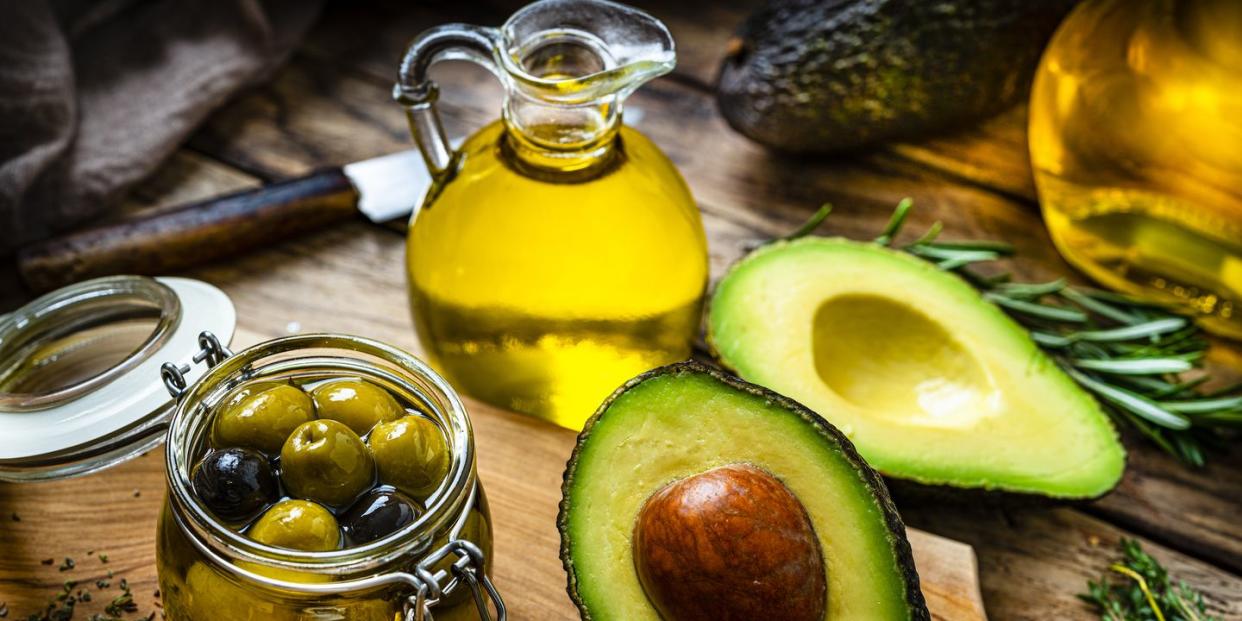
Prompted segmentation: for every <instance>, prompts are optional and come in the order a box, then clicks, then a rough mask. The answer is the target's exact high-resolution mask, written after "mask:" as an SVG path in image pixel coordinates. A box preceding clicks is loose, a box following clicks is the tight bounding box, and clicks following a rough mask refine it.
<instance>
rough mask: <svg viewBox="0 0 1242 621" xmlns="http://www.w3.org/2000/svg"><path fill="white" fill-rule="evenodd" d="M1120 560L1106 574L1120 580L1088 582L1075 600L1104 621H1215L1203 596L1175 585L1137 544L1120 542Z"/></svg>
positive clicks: (1106, 577)
mask: <svg viewBox="0 0 1242 621" xmlns="http://www.w3.org/2000/svg"><path fill="white" fill-rule="evenodd" d="M1119 547H1120V548H1121V552H1122V559H1121V560H1120V561H1117V562H1115V563H1113V564H1112V565H1110V566H1109V570H1110V571H1112V572H1114V573H1116V574H1118V575H1120V576H1122V578H1121V579H1120V580H1117V579H1114V580H1110V579H1109V576H1107V575H1105V576H1102V577H1101V578H1100V580H1099V581H1098V582H1097V581H1094V580H1089V581H1087V592H1086V593H1082V594H1080V595H1079V596H1078V597H1079V598H1080V599H1082V600H1083V601H1085V602H1087V603H1089V604H1092V605H1094V606H1095V607H1096V608H1097V609H1098V610H1099V613H1100V618H1101V619H1103V620H1104V621H1216V618H1215V617H1212V616H1211V615H1208V614H1207V604H1206V603H1205V602H1204V601H1203V594H1201V593H1199V592H1198V591H1196V590H1194V589H1193V588H1191V587H1190V586H1189V585H1187V584H1186V583H1185V582H1182V581H1180V580H1179V581H1177V582H1174V581H1173V580H1172V579H1171V578H1170V577H1169V573H1168V571H1166V570H1165V568H1164V567H1163V566H1161V565H1160V562H1159V561H1157V560H1156V559H1155V558H1153V557H1152V556H1151V555H1150V554H1148V553H1146V552H1144V551H1143V548H1142V547H1141V546H1140V545H1139V543H1138V542H1137V541H1134V540H1132V539H1122V540H1121V542H1120V544H1119Z"/></svg>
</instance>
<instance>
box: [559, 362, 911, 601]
mask: <svg viewBox="0 0 1242 621" xmlns="http://www.w3.org/2000/svg"><path fill="white" fill-rule="evenodd" d="M680 374H706V375H709V376H711V377H712V378H714V379H715V380H716V381H719V382H720V383H722V384H724V385H726V386H729V387H731V388H734V389H737V390H740V391H742V392H747V393H750V394H752V395H755V396H757V397H760V398H762V399H764V400H766V401H769V402H771V403H774V404H776V405H777V406H779V407H780V408H782V409H784V410H788V411H790V412H793V413H794V414H796V415H797V416H799V417H801V418H802V419H803V420H805V421H807V422H809V423H810V424H811V425H813V426H814V427H815V428H816V429H817V430H818V431H819V432H820V433H821V434H822V435H823V436H825V437H826V438H827V440H828V441H830V442H833V443H835V444H838V445H840V447H841V451H842V453H843V454H844V455H845V457H846V459H847V460H848V461H849V463H850V465H851V466H852V467H853V468H854V469H855V470H857V471H858V472H859V473H861V474H862V476H863V480H864V481H865V482H866V485H867V488H868V489H870V490H871V492H872V494H874V495H875V499H876V502H877V503H878V504H879V506H880V510H881V511H883V513H884V522H885V525H886V526H887V529H888V532H889V536H890V538H891V540H892V543H893V549H894V552H895V553H896V555H897V559H898V565H899V566H900V567H901V574H902V580H903V581H904V582H905V588H906V605H907V607H908V608H909V610H910V620H911V621H931V613H930V612H929V611H928V610H927V602H926V600H924V598H923V591H922V589H921V588H920V587H919V574H918V571H917V570H916V569H915V567H914V555H913V552H912V551H911V550H910V542H909V540H907V539H906V535H905V533H906V526H905V524H904V523H903V522H902V521H901V516H900V515H899V514H898V513H897V506H896V505H895V504H893V500H892V498H890V497H889V494H888V488H886V487H885V486H884V481H883V479H882V478H881V477H880V475H879V474H878V473H877V472H876V471H875V470H872V469H871V466H869V465H867V462H865V461H863V458H862V456H860V455H859V454H858V451H857V450H856V449H855V448H854V444H853V443H851V442H850V441H849V438H846V437H845V435H844V434H842V433H841V432H840V431H839V430H838V429H837V428H836V427H833V426H832V424H831V423H829V422H828V421H826V420H824V419H823V417H821V416H820V415H818V414H816V413H815V412H812V411H811V410H809V409H807V407H806V406H804V405H802V404H801V403H798V402H797V401H794V400H793V399H790V398H788V397H785V396H783V395H780V394H778V393H775V392H772V391H771V390H768V389H767V388H764V387H762V386H758V385H756V384H751V383H749V382H746V381H744V380H742V379H739V378H737V377H735V376H733V375H730V374H728V373H726V372H724V371H722V370H720V369H718V368H716V367H712V366H708V365H706V364H703V363H701V362H698V361H695V360H687V361H685V362H676V363H673V364H670V365H666V366H663V367H658V368H655V369H652V370H650V371H647V372H646V373H643V374H642V375H639V376H638V377H635V378H634V379H631V380H630V381H628V382H626V383H625V385H623V386H621V387H620V388H618V389H617V390H616V391H615V392H613V393H612V395H611V396H609V397H608V399H606V400H605V401H604V403H603V404H602V405H600V406H599V409H598V410H596V411H595V414H594V415H592V416H591V418H590V419H588V420H587V422H586V425H584V426H583V428H582V432H581V433H580V434H578V441H577V442H576V443H575V444H574V450H573V453H572V454H571V455H570V456H569V462H568V463H567V464H566V466H565V475H564V481H563V483H562V485H561V504H560V510H559V511H558V513H557V516H556V526H557V530H558V531H559V532H561V533H565V531H566V528H567V525H568V518H569V515H568V511H569V490H570V487H571V485H572V483H573V480H574V472H575V467H574V466H575V464H576V463H577V461H578V453H579V452H580V451H581V450H582V446H583V443H584V442H585V441H586V439H587V438H588V437H589V436H590V434H591V428H592V427H593V426H594V425H595V421H596V420H598V419H599V417H600V416H602V415H603V414H604V412H607V411H608V408H609V406H611V405H612V402H613V401H615V400H616V399H617V397H619V396H621V395H622V394H624V393H625V391H627V390H629V389H631V388H633V387H635V386H637V385H639V384H641V383H643V382H645V381H647V380H650V379H652V378H655V377H661V376H664V375H680ZM561 564H562V565H563V566H564V567H565V574H566V575H567V576H568V577H569V584H568V587H567V591H568V592H569V598H570V599H571V600H573V602H574V606H576V607H577V608H578V612H579V613H580V614H581V616H582V619H583V621H591V616H590V614H589V613H588V612H587V610H586V607H585V606H584V604H583V602H582V599H581V598H580V597H579V595H578V581H577V573H576V572H575V571H574V563H573V559H572V558H571V556H570V550H569V539H568V538H567V537H565V536H564V535H563V534H562V536H561Z"/></svg>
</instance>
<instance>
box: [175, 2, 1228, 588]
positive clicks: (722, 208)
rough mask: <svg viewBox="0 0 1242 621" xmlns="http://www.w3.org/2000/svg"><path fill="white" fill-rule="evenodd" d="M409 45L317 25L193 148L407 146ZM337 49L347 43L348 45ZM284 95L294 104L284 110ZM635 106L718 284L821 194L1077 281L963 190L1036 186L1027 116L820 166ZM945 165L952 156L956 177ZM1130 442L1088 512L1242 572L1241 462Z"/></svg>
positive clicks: (870, 230) (639, 101)
mask: <svg viewBox="0 0 1242 621" xmlns="http://www.w3.org/2000/svg"><path fill="white" fill-rule="evenodd" d="M471 10H475V9H471ZM352 14H353V13H350V15H352ZM399 15H406V16H407V17H406V21H407V22H408V21H411V19H413V18H411V17H409V16H410V15H412V16H413V17H414V18H418V19H428V20H430V19H434V15H431V16H424V17H419V15H420V14H419V12H418V11H413V12H408V13H399V14H398V15H396V16H389V15H381V16H380V17H382V18H383V19H385V20H388V19H391V20H394V21H396V20H398V17H399ZM470 15H473V13H471V14H470ZM362 17H367V16H362ZM353 19H354V20H355V21H354V22H350V21H349V15H341V16H340V17H339V18H337V17H335V16H334V17H333V19H331V20H330V22H331V23H333V24H336V23H338V22H339V23H345V24H348V29H347V31H356V30H361V29H365V28H364V27H363V25H362V24H358V23H356V20H358V19H361V18H360V17H357V16H355V17H354V18H353ZM460 19H485V18H483V17H477V16H476V17H473V18H472V17H469V16H467V17H461V18H460ZM493 21H494V20H493ZM414 22H415V23H410V25H409V26H408V28H409V32H410V33H413V32H416V31H417V30H418V29H419V28H421V27H425V26H426V25H430V23H433V22H427V23H426V24H423V23H419V22H418V21H417V20H416V19H415V20H414ZM405 40H406V37H376V38H375V39H374V40H372V43H373V44H374V45H375V46H377V47H383V46H395V47H388V48H385V50H384V51H375V50H371V46H370V45H368V46H366V47H359V45H361V44H360V43H359V40H358V39H357V38H356V37H355V38H344V37H341V38H333V37H331V36H329V35H327V34H321V33H320V32H319V31H317V32H316V33H315V34H314V35H313V36H312V37H311V39H310V41H309V43H308V46H309V47H310V48H312V49H313V50H314V51H313V52H308V53H306V54H303V55H301V56H300V57H299V58H297V59H295V60H294V62H293V63H291V65H290V66H289V67H288V68H287V69H286V70H285V71H284V72H282V74H281V75H280V76H279V77H278V79H277V80H276V81H275V82H274V83H273V84H271V85H270V86H268V87H265V88H263V89H261V90H259V91H258V92H256V93H255V94H254V95H252V96H250V97H247V98H244V99H242V100H241V101H239V102H237V104H235V105H234V106H232V107H231V108H230V109H229V110H226V111H225V112H223V113H222V114H220V115H218V116H217V117H216V118H215V119H214V120H213V122H211V123H209V124H208V125H207V127H205V128H204V129H203V130H202V131H201V132H200V133H199V134H198V135H197V136H196V137H195V138H194V140H193V144H194V145H195V146H197V147H198V148H200V149H201V150H203V151H205V152H211V153H213V154H216V155H217V156H218V157H220V158H222V159H223V160H224V161H226V162H229V163H233V164H235V165H238V166H240V167H243V168H245V169H247V170H249V171H251V172H254V173H255V174H258V175H261V176H268V177H274V178H279V177H283V176H289V175H296V174H301V173H304V172H306V171H308V170H311V169H313V168H315V167H316V166H320V165H322V164H324V163H326V162H332V161H351V160H354V159H360V158H365V157H371V156H374V155H377V154H380V153H384V152H388V151H392V150H396V149H402V148H409V147H410V146H412V145H411V143H410V141H409V138H408V136H407V134H406V129H405V126H404V119H403V117H402V115H401V112H400V110H399V109H397V107H396V106H394V105H393V104H391V103H390V102H389V101H388V98H387V90H388V89H389V88H390V80H391V78H390V77H386V75H387V74H389V73H390V72H391V68H388V69H387V70H382V69H381V67H382V64H381V63H380V61H379V60H378V59H380V58H390V57H398V56H399V55H400V46H401V45H402V44H403V43H402V42H403V41H405ZM341 41H349V42H351V43H352V45H353V46H352V47H340V45H341V43H340V42H341ZM368 50H370V51H368ZM327 58H334V59H337V61H338V62H341V63H346V62H348V68H347V67H345V66H340V65H329V66H327V67H325V62H326V61H325V60H324V59H327ZM354 61H357V62H356V63H355V62H354ZM437 76H438V79H439V81H440V82H441V87H442V105H441V108H442V111H443V115H444V118H445V123H446V124H447V126H448V128H449V131H450V133H455V134H457V135H465V134H466V133H468V132H470V131H472V130H473V129H475V128H477V127H479V126H481V125H482V124H484V123H486V122H488V121H490V120H492V119H493V118H494V117H495V114H496V110H497V109H498V107H499V105H500V104H499V102H500V97H501V90H500V88H499V87H498V86H497V85H496V83H495V79H494V78H493V77H492V76H491V75H490V74H488V73H487V72H485V71H483V70H482V69H478V68H475V67H472V66H469V65H466V64H456V65H451V66H446V67H444V68H443V69H442V70H440V71H439V72H438V73H437ZM290 102H296V103H297V105H296V106H290V105H288V104H289V103H290ZM634 111H639V112H640V113H641V114H640V115H633V116H637V117H638V118H639V120H638V121H637V122H636V123H633V124H634V125H635V126H636V127H638V128H639V129H641V130H642V131H644V132H646V133H647V134H648V135H650V136H651V137H652V138H653V139H655V140H656V142H657V143H658V144H659V145H660V146H661V147H662V148H664V149H665V150H666V151H667V152H668V154H669V155H670V157H671V158H672V159H673V160H674V161H675V162H676V163H677V165H678V166H679V168H680V169H681V170H682V172H683V174H685V176H686V178H687V180H688V181H689V183H690V186H691V188H692V190H693V191H694V192H695V195H696V197H697V199H698V201H699V204H700V208H701V210H702V212H703V215H704V224H705V226H706V228H707V230H708V235H709V239H710V242H711V251H712V267H713V273H714V274H716V275H718V274H719V273H720V272H721V270H723V269H724V268H725V267H727V265H728V264H729V263H731V262H732V261H733V260H735V259H736V258H737V257H738V256H740V255H741V253H742V252H743V249H744V247H745V245H746V243H747V242H749V241H753V240H755V239H759V238H766V237H770V236H773V235H778V234H781V233H783V232H785V231H788V230H791V229H792V228H793V227H795V226H796V225H797V224H798V223H800V222H801V221H802V220H804V219H805V218H806V217H807V216H808V215H809V214H810V213H811V212H812V211H813V209H814V208H815V207H817V206H818V205H819V204H820V203H822V202H824V201H831V202H832V203H834V204H835V205H836V210H835V213H834V215H833V217H832V218H831V219H830V220H829V223H828V224H827V225H826V226H825V227H824V231H825V232H828V233H833V234H841V235H846V236H850V237H864V238H865V237H868V236H871V235H874V234H875V233H876V232H877V231H878V230H879V229H880V227H881V226H882V222H883V221H884V219H886V218H887V216H888V213H889V210H890V209H891V207H892V205H894V204H896V202H897V201H898V200H900V199H901V198H902V197H904V196H912V197H914V199H915V202H916V204H917V205H918V208H917V209H916V210H915V212H914V214H913V215H912V217H911V219H910V222H911V224H910V228H911V230H921V229H922V228H924V227H926V226H929V225H930V224H931V222H932V221H934V220H941V221H943V222H944V223H945V231H946V236H947V237H950V238H952V237H961V238H994V239H1003V240H1007V241H1011V242H1013V243H1015V245H1016V246H1017V248H1018V253H1019V255H1020V259H1019V260H1018V261H1016V262H1014V264H1013V268H1014V271H1015V273H1016V274H1017V275H1018V276H1020V277H1023V278H1029V279H1035V280H1046V279H1050V278H1055V277H1057V276H1062V275H1070V276H1071V278H1074V276H1073V274H1074V272H1073V270H1072V269H1071V268H1070V267H1069V266H1068V265H1067V264H1065V262H1064V261H1062V260H1061V259H1060V257H1059V256H1058V255H1057V253H1056V251H1055V249H1054V248H1053V247H1052V244H1051V242H1050V241H1049V239H1048V237H1047V233H1046V231H1045V229H1044V227H1043V225H1042V222H1041V221H1040V218H1039V214H1038V212H1037V211H1036V210H1035V209H1034V208H1033V205H1032V203H1030V202H1029V201H1028V200H1026V199H1021V198H1014V196H1013V195H1014V194H1019V195H1022V194H1024V193H1026V192H1027V191H1026V190H1022V189H1021V188H1019V187H1017V186H1014V187H1010V188H1008V189H1003V190H996V189H994V188H991V187H990V186H989V184H990V182H988V181H987V180H986V179H983V178H981V177H979V175H975V178H974V180H973V181H972V182H970V183H963V182H962V181H961V178H962V177H963V176H970V175H973V174H974V173H970V172H969V171H967V172H962V171H963V170H966V169H970V170H984V169H986V166H985V165H984V164H982V163H981V162H986V161H992V160H997V161H1001V162H1004V165H1003V166H1002V168H1001V170H1008V169H1010V168H1020V169H1021V170H1023V171H1025V172H1024V173H1022V174H1018V173H1012V174H1008V175H1007V176H1015V175H1016V176H1017V177H1019V178H1025V179H1028V180H1029V177H1030V173H1029V169H1028V168H1025V167H1026V166H1027V165H1026V163H1025V159H1024V158H1025V156H1024V154H1023V155H1022V156H1021V157H1020V158H1019V157H1018V156H1017V155H1016V154H1014V153H1013V152H1012V151H1013V149H1012V144H1013V143H1014V142H1021V139H1020V138H1019V137H1020V136H1023V135H1024V132H1022V131H1021V129H1020V123H1021V120H1022V119H1021V118H1020V116H1021V115H1020V114H1018V113H1020V112H1021V110H1019V111H1016V112H1015V113H1011V114H1008V115H1002V116H1000V117H997V118H996V119H993V120H992V121H989V122H988V123H985V125H984V126H983V128H976V129H971V130H967V131H965V132H962V133H963V134H964V136H965V137H964V138H961V139H960V140H959V139H958V138H955V137H952V136H949V137H944V138H941V139H938V140H939V141H940V142H941V144H942V148H939V149H938V150H935V152H936V154H937V155H936V157H937V158H939V159H940V160H941V161H942V167H941V168H935V169H933V168H928V166H927V165H926V162H924V161H921V160H918V159H912V158H910V157H906V156H903V155H901V154H899V153H896V152H894V151H893V150H892V149H882V150H878V151H873V152H867V153H861V154H857V155H854V156H849V157H839V158H820V159H811V160H805V159H794V158H789V157H784V156H779V155H775V154H772V153H769V152H767V151H765V150H763V149H761V148H759V147H757V146H755V145H753V144H751V143H750V142H748V141H746V140H745V139H743V138H742V137H740V136H738V135H737V134H735V133H733V132H732V131H730V130H729V129H728V128H727V127H726V126H725V124H724V122H723V121H722V120H721V118H720V117H719V115H717V114H716V111H715V106H714V102H713V101H712V100H711V97H710V96H709V95H708V94H706V93H705V92H703V91H702V90H701V89H698V88H695V87H694V86H692V85H687V84H685V83H683V82H682V81H675V80H657V81H656V82H654V83H652V84H651V85H649V86H647V87H646V88H644V89H642V90H640V91H638V92H637V93H636V94H635V95H634V96H633V97H632V98H631V100H630V105H629V107H628V108H627V114H630V113H633V112H634ZM1015 124H1017V127H1018V129H1017V130H1015V129H1014V127H1015ZM342 127H356V128H357V129H356V130H354V132H353V134H354V135H355V136H356V138H355V139H352V140H341V139H340V135H341V134H342V133H345V130H342V129H341V128H342ZM1005 127H1008V129H1004V128H1005ZM990 136H1003V137H1004V138H989V137H990ZM997 144H1002V145H1010V146H995V145H997ZM944 145H949V146H944ZM970 145H976V146H975V147H971V146H970ZM925 150H926V151H927V152H931V151H932V150H931V149H930V148H925ZM1005 154H1008V155H1005ZM928 157H930V156H928ZM944 161H951V162H952V163H953V164H952V166H955V167H957V169H956V170H957V172H954V170H950V166H949V164H943V162H944ZM972 162H974V163H972ZM1222 347H1229V348H1231V349H1236V348H1235V347H1234V346H1223V345H1222ZM1212 370H1213V372H1215V373H1218V374H1222V375H1224V376H1226V377H1236V371H1231V370H1230V369H1228V368H1225V367H1223V366H1221V365H1214V366H1213V367H1212ZM1131 440H1132V441H1131V442H1130V443H1129V444H1130V446H1131V447H1132V453H1134V456H1133V457H1132V458H1131V464H1132V467H1131V471H1130V475H1129V476H1128V477H1127V479H1126V481H1125V482H1124V483H1123V485H1122V486H1121V487H1120V489H1119V490H1118V491H1117V492H1115V493H1114V494H1113V495H1111V496H1110V497H1108V498H1107V499H1106V500H1105V501H1103V502H1101V503H1099V504H1097V505H1095V506H1094V507H1093V508H1092V510H1093V511H1095V512H1096V513H1097V514H1098V515H1101V516H1112V517H1115V518H1116V519H1118V520H1120V523H1123V524H1125V525H1126V526H1127V527H1129V528H1132V529H1134V530H1136V531H1138V532H1141V533H1145V534H1149V535H1152V536H1156V537H1157V538H1158V539H1159V540H1161V541H1163V542H1166V543H1177V544H1178V545H1180V546H1183V547H1184V548H1186V549H1187V550H1189V551H1191V552H1193V553H1194V554H1196V555H1198V556H1200V557H1202V558H1204V559H1207V560H1209V561H1211V562H1214V563H1217V564H1220V565H1221V566H1223V567H1227V568H1229V569H1231V570H1233V571H1235V572H1238V571H1242V537H1239V536H1238V527H1237V523H1236V519H1235V516H1236V515H1237V514H1238V513H1239V511H1240V510H1242V498H1240V495H1242V494H1239V492H1238V490H1240V489H1242V467H1239V466H1242V454H1238V453H1237V452H1235V453H1234V454H1232V455H1216V456H1215V458H1214V459H1213V463H1212V464H1211V465H1210V466H1209V467H1208V468H1206V469H1204V470H1203V471H1200V472H1188V471H1187V470H1186V469H1185V468H1184V467H1182V466H1181V465H1180V464H1177V463H1176V462H1174V461H1172V460H1169V459H1167V458H1164V456H1163V455H1160V454H1158V453H1157V452H1156V451H1155V450H1153V449H1152V448H1150V447H1149V446H1147V445H1146V444H1144V443H1142V442H1141V441H1134V440H1135V439H1131ZM1169 481H1175V482H1176V483H1175V484H1172V485H1170V484H1169V483H1168V482H1169Z"/></svg>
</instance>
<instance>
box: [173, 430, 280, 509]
mask: <svg viewBox="0 0 1242 621" xmlns="http://www.w3.org/2000/svg"><path fill="white" fill-rule="evenodd" d="M192 482H193V485H194V493H195V494H196V495H198V498H199V500H200V501H202V503H203V505H205V506H206V507H207V508H208V509H210V510H211V512H212V513H214V514H216V516H217V517H219V518H220V519H222V520H224V521H226V522H242V521H245V520H247V519H249V518H251V517H254V515H255V514H257V513H258V512H259V511H262V510H263V509H265V508H266V507H267V506H268V505H269V504H271V503H273V502H276V500H277V499H279V498H280V487H279V485H278V484H277V480H276V473H275V472H274V471H273V469H272V465H271V463H269V462H268V461H267V458H266V457H264V456H263V454H262V453H260V452H258V451H255V450H253V449H244V448H229V449H224V450H219V451H213V452H211V453H209V454H208V455H207V456H206V457H204V458H203V461H201V462H199V464H198V466H197V467H195V468H194V474H193V477H192Z"/></svg>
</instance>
